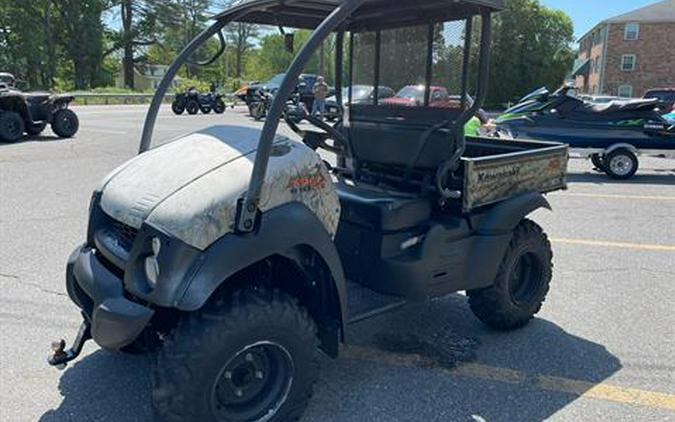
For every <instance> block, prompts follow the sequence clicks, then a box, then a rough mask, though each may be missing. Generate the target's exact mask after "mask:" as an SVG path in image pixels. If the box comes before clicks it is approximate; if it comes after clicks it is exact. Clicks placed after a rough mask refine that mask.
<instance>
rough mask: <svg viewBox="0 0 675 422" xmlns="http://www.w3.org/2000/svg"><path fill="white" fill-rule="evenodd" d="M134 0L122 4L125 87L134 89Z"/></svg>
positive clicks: (124, 1) (125, 0)
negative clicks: (132, 33) (132, 26)
mask: <svg viewBox="0 0 675 422" xmlns="http://www.w3.org/2000/svg"><path fill="white" fill-rule="evenodd" d="M131 1H132V0H123V1H122V2H121V3H120V7H121V11H122V31H123V32H122V37H123V40H124V55H123V57H122V73H123V74H124V86H125V87H126V88H129V89H134V87H135V81H134V45H133V41H134V40H133V37H132V35H131V31H132V28H131V25H132V24H133V10H132V4H131Z"/></svg>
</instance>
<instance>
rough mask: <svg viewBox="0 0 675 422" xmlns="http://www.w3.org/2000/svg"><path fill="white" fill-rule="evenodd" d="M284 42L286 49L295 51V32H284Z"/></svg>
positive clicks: (290, 51) (289, 51) (291, 51)
mask: <svg viewBox="0 0 675 422" xmlns="http://www.w3.org/2000/svg"><path fill="white" fill-rule="evenodd" d="M284 43H285V45H286V51H287V52H288V53H291V54H293V52H295V34H284Z"/></svg>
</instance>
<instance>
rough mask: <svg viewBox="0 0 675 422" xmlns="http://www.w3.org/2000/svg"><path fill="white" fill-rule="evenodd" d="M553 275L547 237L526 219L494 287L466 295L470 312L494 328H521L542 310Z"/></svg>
mask: <svg viewBox="0 0 675 422" xmlns="http://www.w3.org/2000/svg"><path fill="white" fill-rule="evenodd" d="M552 273H553V251H552V250H551V243H550V242H549V240H548V237H547V236H546V234H545V233H544V231H543V230H542V229H541V227H539V225H537V224H536V223H534V222H532V221H530V220H527V219H524V220H523V221H521V223H520V224H519V225H518V227H516V229H515V230H514V232H513V238H512V239H511V243H510V244H509V247H508V249H507V251H506V255H505V256H504V260H503V261H502V263H501V265H500V267H499V272H498V273H497V277H496V278H495V282H494V285H493V286H491V287H487V288H484V289H478V290H470V291H468V292H467V294H468V296H469V305H470V307H471V310H472V311H473V313H474V314H475V315H476V316H477V317H478V319H480V320H481V321H482V322H483V323H485V324H487V325H488V326H490V327H492V328H495V329H498V330H513V329H516V328H520V327H522V326H524V325H526V324H527V323H528V322H530V320H531V319H532V318H534V315H536V314H537V313H538V312H539V311H540V310H541V307H542V305H543V303H544V301H545V299H546V294H547V293H548V291H549V288H550V283H551V276H552Z"/></svg>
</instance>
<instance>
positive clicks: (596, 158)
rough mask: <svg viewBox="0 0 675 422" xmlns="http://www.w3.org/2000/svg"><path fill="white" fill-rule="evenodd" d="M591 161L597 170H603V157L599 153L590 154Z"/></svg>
mask: <svg viewBox="0 0 675 422" xmlns="http://www.w3.org/2000/svg"><path fill="white" fill-rule="evenodd" d="M591 163H593V166H595V168H596V169H597V170H598V171H605V157H604V156H602V155H600V154H593V155H591Z"/></svg>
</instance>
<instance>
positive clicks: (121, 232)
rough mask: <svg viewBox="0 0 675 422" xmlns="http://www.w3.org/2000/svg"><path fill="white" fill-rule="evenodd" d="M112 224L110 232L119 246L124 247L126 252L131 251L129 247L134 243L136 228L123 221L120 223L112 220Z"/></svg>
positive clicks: (136, 233)
mask: <svg viewBox="0 0 675 422" xmlns="http://www.w3.org/2000/svg"><path fill="white" fill-rule="evenodd" d="M111 221H112V224H111V227H110V234H111V235H112V236H113V237H114V238H115V239H117V241H118V243H119V245H120V246H122V247H123V248H124V250H126V251H127V253H128V252H130V251H131V247H132V246H133V245H134V241H135V240H136V236H138V230H136V229H135V228H133V227H130V226H127V225H126V224H124V223H120V222H119V221H116V220H112V219H111Z"/></svg>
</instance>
